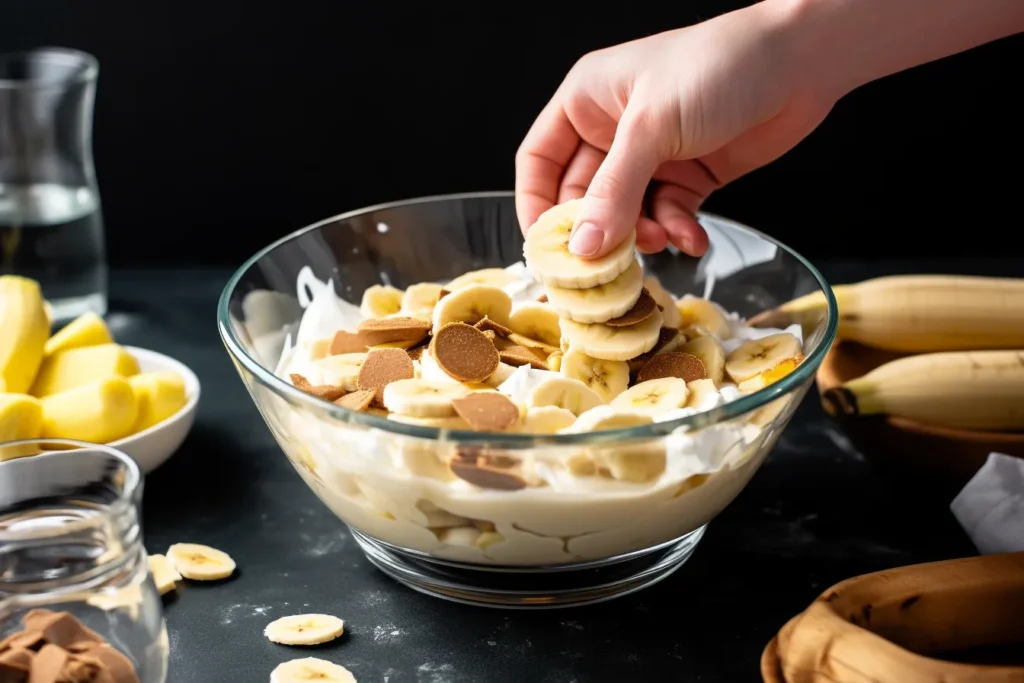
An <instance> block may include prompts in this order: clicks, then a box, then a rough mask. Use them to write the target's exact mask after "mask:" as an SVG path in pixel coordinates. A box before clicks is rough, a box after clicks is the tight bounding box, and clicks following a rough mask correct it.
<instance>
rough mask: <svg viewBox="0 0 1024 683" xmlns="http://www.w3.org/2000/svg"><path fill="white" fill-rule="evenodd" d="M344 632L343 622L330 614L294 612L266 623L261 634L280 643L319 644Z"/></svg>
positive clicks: (273, 641) (271, 640)
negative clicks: (291, 614)
mask: <svg viewBox="0 0 1024 683" xmlns="http://www.w3.org/2000/svg"><path fill="white" fill-rule="evenodd" d="M344 632H345V622H344V620H342V619H339V618H338V617H333V616H331V615H330V614H296V615H293V616H290V617H281V618H280V619H275V620H274V621H272V622H270V623H269V624H267V627H266V628H265V629H263V635H265V636H266V637H267V640H269V641H270V642H272V643H278V644H280V645H319V644H320V643H326V642H328V641H331V640H334V639H335V638H337V637H338V636H340V635H341V634H342V633H344Z"/></svg>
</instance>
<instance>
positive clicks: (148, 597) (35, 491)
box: [0, 439, 169, 683]
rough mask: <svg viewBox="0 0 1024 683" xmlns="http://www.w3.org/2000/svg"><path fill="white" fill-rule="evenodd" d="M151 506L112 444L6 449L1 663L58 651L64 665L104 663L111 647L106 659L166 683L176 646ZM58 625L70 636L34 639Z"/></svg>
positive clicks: (0, 489)
mask: <svg viewBox="0 0 1024 683" xmlns="http://www.w3.org/2000/svg"><path fill="white" fill-rule="evenodd" d="M141 498H142V475H141V473H140V472H139V468H138V466H137V465H136V464H135V462H134V461H133V460H132V459H131V458H129V457H128V456H127V455H125V454H124V453H121V452H120V451H117V450H114V449H112V448H109V447H107V446H99V445H95V444H87V443H83V442H77V441H66V440H57V439H45V440H44V439H39V440H29V441H14V442H9V443H5V444H3V445H0V660H3V661H4V663H8V662H10V661H11V660H13V661H15V663H16V665H17V666H22V668H25V667H28V668H31V667H32V666H33V663H34V662H35V659H36V658H39V657H42V656H44V655H41V654H40V653H42V651H43V648H47V647H52V646H54V645H56V646H57V647H59V648H61V649H62V650H63V651H64V653H65V654H67V655H68V656H67V660H68V661H66V662H65V664H64V665H62V666H72V665H76V666H77V665H79V663H80V662H81V661H82V660H84V659H88V657H90V656H92V657H94V658H98V657H99V654H97V651H96V650H92V649H89V648H108V647H109V648H113V649H114V650H115V652H111V651H110V650H104V652H103V653H102V654H103V655H105V656H107V657H110V658H112V659H114V660H116V661H120V662H121V663H122V666H124V663H125V662H126V661H127V662H130V667H129V668H130V669H134V676H135V678H137V680H138V681H139V683H165V681H166V678H167V658H168V653H169V643H168V638H167V630H166V627H165V625H164V617H163V605H162V601H161V598H160V596H159V594H158V592H157V588H156V585H155V584H154V583H153V579H152V578H151V576H150V573H149V569H148V562H147V556H146V550H145V548H144V547H143V545H142V530H141V517H140V505H141ZM58 618H59V619H61V620H62V623H63V628H62V629H54V630H55V631H63V633H59V632H58V633H55V634H51V633H50V632H47V633H46V637H45V638H42V639H40V638H38V637H36V636H34V633H37V632H39V631H40V630H41V629H40V628H38V626H37V625H38V624H39V623H40V622H41V621H42V622H44V623H45V622H49V621H51V620H56V619H58ZM82 627H84V628H82ZM69 631H70V635H69ZM83 634H85V635H84V636H83ZM19 638H20V639H19ZM83 639H84V640H86V641H88V642H84V643H83V642H82V640H83ZM12 649H14V650H18V652H16V653H14V654H16V655H18V657H12V652H11V650H12ZM58 654H59V653H58ZM76 655H78V657H77V659H76ZM60 656H64V655H60ZM19 658H20V661H21V664H18V662H19ZM126 658H127V659H126ZM35 664H36V665H39V666H41V664H40V663H35ZM0 668H2V667H0ZM2 673H3V671H0V674H2ZM35 673H36V672H35V671H34V669H33V670H32V675H35ZM61 675H62V676H63V677H61V678H59V679H58V680H78V678H75V677H74V676H71V675H70V671H68V670H62V672H61ZM0 680H8V679H6V678H4V677H3V676H2V675H0ZM28 680H35V679H34V678H32V676H29V678H28ZM48 680H52V679H48ZM86 680H92V679H91V678H87V679H86ZM99 680H108V679H107V678H102V677H101V678H100V679H99ZM115 680H135V679H134V678H132V677H126V678H122V677H115Z"/></svg>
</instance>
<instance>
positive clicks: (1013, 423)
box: [778, 275, 1024, 431]
mask: <svg viewBox="0 0 1024 683" xmlns="http://www.w3.org/2000/svg"><path fill="white" fill-rule="evenodd" d="M832 291H833V292H834V293H835V296H836V300H837V302H838V304H839V334H838V339H839V340H840V341H853V342H857V343H860V344H864V345H866V346H871V347H874V348H877V349H883V350H886V351H895V352H899V353H901V354H907V355H905V357H903V358H898V359H896V360H893V361H890V362H888V363H885V364H884V365H881V366H879V367H878V368H876V369H874V370H872V371H871V372H869V373H867V374H866V375H864V376H863V377H858V378H856V379H852V380H849V381H848V382H846V383H845V384H843V385H841V386H838V387H834V388H831V389H829V390H827V391H825V392H824V394H823V395H822V401H823V404H824V406H825V409H826V410H827V411H828V412H830V413H831V414H833V415H845V416H853V415H874V414H885V415H893V416H896V417H902V418H906V419H909V420H914V421H916V422H918V423H922V424H929V425H935V426H940V427H950V428H959V429H970V430H981V431H1019V430H1022V429H1024V279H1013V278H992V277H969V276H956V275H900V276H890V277H881V278H877V279H873V280H866V281H864V282H860V283H857V284H852V285H838V286H836V287H834V288H833V290H832ZM824 310H825V297H824V295H823V294H821V293H820V292H819V293H816V294H813V295H809V296H806V297H802V298H800V299H795V300H794V301H791V302H789V303H787V304H785V305H783V306H782V307H781V308H780V309H779V311H778V312H781V313H783V314H785V315H787V316H789V317H791V318H795V319H798V320H800V319H804V318H807V317H809V316H820V315H822V314H823V312H824Z"/></svg>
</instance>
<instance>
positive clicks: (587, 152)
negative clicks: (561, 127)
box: [558, 142, 604, 204]
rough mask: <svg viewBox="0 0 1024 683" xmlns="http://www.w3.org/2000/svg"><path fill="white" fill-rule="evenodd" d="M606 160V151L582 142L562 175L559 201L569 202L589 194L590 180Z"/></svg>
mask: <svg viewBox="0 0 1024 683" xmlns="http://www.w3.org/2000/svg"><path fill="white" fill-rule="evenodd" d="M602 161H604V152H602V151H601V150H599V149H598V148H597V147H594V146H592V145H589V144H587V143H586V142H581V143H580V146H579V147H578V148H577V149H576V154H574V155H573V157H572V160H571V161H569V165H568V166H567V167H566V169H565V175H563V176H562V182H561V187H560V188H559V190H558V203H559V204H561V203H563V202H567V201H569V200H571V199H579V198H580V197H582V196H584V195H585V194H587V188H588V187H590V181H591V180H593V179H594V174H596V173H597V169H599V168H600V167H601V162H602Z"/></svg>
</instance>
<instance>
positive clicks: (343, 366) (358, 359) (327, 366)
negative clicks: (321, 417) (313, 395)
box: [306, 353, 366, 391]
mask: <svg viewBox="0 0 1024 683" xmlns="http://www.w3.org/2000/svg"><path fill="white" fill-rule="evenodd" d="M365 361H366V354H365V353H339V354H338V355H336V356H327V357H326V358H321V359H320V360H316V361H313V362H312V363H310V369H311V370H312V372H310V373H309V376H307V377H306V379H308V380H309V383H310V384H312V385H313V386H330V387H338V388H339V389H344V390H345V391H356V390H358V389H359V371H360V369H361V368H362V367H363V363H364V362H365Z"/></svg>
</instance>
